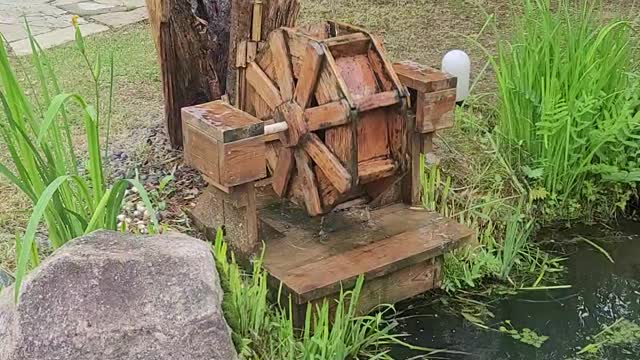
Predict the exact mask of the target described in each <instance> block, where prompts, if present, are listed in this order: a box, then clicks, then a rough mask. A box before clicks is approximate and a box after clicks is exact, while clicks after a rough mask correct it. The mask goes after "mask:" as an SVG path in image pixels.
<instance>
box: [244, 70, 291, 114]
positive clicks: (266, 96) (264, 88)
mask: <svg viewBox="0 0 640 360" xmlns="http://www.w3.org/2000/svg"><path fill="white" fill-rule="evenodd" d="M246 77H247V83H248V84H249V85H251V87H252V88H253V89H254V90H255V92H256V93H257V94H258V95H259V96H260V97H261V98H262V99H263V100H264V102H265V103H266V104H267V105H268V106H269V107H270V108H271V109H272V110H273V109H275V108H276V107H277V106H278V105H280V104H282V102H283V101H282V97H281V96H280V91H278V88H277V87H276V86H275V85H274V84H273V82H272V81H271V79H269V77H268V76H267V74H265V73H264V71H262V69H261V68H260V67H259V66H258V65H257V64H256V63H255V62H252V63H249V64H248V65H247V70H246Z"/></svg>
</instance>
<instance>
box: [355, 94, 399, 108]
mask: <svg viewBox="0 0 640 360" xmlns="http://www.w3.org/2000/svg"><path fill="white" fill-rule="evenodd" d="M355 102H356V109H357V110H358V111H359V112H365V111H369V110H373V109H378V108H382V107H387V106H392V105H398V104H400V97H399V96H398V93H397V92H396V91H395V90H392V91H385V92H381V93H377V94H373V95H368V96H365V97H360V98H358V99H356V100H355Z"/></svg>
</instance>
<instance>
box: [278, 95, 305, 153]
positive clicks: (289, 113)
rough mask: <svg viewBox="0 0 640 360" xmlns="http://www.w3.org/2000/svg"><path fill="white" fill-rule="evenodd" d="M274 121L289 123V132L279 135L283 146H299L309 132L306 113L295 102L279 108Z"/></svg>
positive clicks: (286, 103)
mask: <svg viewBox="0 0 640 360" xmlns="http://www.w3.org/2000/svg"><path fill="white" fill-rule="evenodd" d="M274 120H275V121H276V122H286V123H287V131H284V132H280V133H278V137H279V139H280V141H281V142H282V145H283V146H286V147H292V146H296V145H298V143H299V142H300V138H301V137H302V136H303V135H305V134H306V133H308V132H309V129H308V128H307V123H306V122H305V121H304V112H303V111H302V109H301V108H300V106H299V105H298V104H296V103H295V102H293V101H289V102H285V103H283V104H281V105H280V106H279V107H278V108H277V111H276V116H275V118H274Z"/></svg>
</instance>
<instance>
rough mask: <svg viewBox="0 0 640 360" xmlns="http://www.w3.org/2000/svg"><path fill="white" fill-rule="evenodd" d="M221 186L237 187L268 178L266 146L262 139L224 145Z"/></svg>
mask: <svg viewBox="0 0 640 360" xmlns="http://www.w3.org/2000/svg"><path fill="white" fill-rule="evenodd" d="M221 146H222V151H223V153H222V154H221V156H220V158H219V159H220V164H219V167H220V184H222V185H223V186H228V187H231V186H236V185H240V184H245V183H248V182H250V181H254V180H258V179H262V178H264V177H266V176H267V162H266V158H265V152H266V148H265V144H264V141H262V139H261V138H260V137H257V138H248V139H244V140H240V141H236V142H232V143H228V144H222V145H221Z"/></svg>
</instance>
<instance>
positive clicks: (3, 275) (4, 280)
mask: <svg viewBox="0 0 640 360" xmlns="http://www.w3.org/2000/svg"><path fill="white" fill-rule="evenodd" d="M11 284H13V276H11V274H9V273H8V272H7V271H5V270H4V269H2V268H1V267H0V289H2V288H3V287H6V286H9V285H11Z"/></svg>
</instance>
